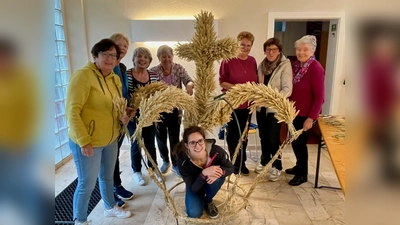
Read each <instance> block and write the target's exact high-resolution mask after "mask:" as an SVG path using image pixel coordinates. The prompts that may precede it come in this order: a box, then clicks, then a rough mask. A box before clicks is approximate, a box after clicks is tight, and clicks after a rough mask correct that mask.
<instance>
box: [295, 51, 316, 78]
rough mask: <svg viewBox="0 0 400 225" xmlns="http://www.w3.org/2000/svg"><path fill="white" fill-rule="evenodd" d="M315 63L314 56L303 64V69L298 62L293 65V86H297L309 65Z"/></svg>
mask: <svg viewBox="0 0 400 225" xmlns="http://www.w3.org/2000/svg"><path fill="white" fill-rule="evenodd" d="M314 61H315V56H314V55H313V56H311V57H310V58H309V59H307V61H306V62H305V63H304V65H303V67H301V63H300V61H299V60H297V61H296V62H294V63H293V74H296V75H294V76H293V84H297V83H299V82H300V80H301V78H303V76H304V75H305V74H306V73H307V71H308V68H309V67H310V65H311V64H312V63H313V62H314Z"/></svg>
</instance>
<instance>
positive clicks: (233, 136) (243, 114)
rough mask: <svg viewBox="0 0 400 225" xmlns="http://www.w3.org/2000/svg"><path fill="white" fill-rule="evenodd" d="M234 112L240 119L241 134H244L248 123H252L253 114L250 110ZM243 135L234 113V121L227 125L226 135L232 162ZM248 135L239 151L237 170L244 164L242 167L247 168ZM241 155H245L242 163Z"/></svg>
mask: <svg viewBox="0 0 400 225" xmlns="http://www.w3.org/2000/svg"><path fill="white" fill-rule="evenodd" d="M234 112H235V113H236V116H237V117H238V122H239V125H240V132H243V130H244V128H245V126H246V123H247V121H249V122H250V120H251V114H249V113H250V110H249V109H235V110H234ZM240 137H241V134H240V135H239V128H238V126H237V122H236V118H235V116H234V115H233V113H232V120H231V121H229V122H228V124H227V135H226V142H227V144H228V149H229V153H230V156H231V160H232V158H233V155H234V153H235V148H236V146H237V145H238V143H239V140H240ZM247 143H248V139H247V135H246V139H245V140H244V141H243V148H242V149H241V150H239V153H238V156H237V158H236V161H235V164H234V166H235V168H236V169H239V166H240V165H241V164H242V166H245V162H246V160H247V155H246V148H247ZM241 153H243V158H242V161H240V158H241Z"/></svg>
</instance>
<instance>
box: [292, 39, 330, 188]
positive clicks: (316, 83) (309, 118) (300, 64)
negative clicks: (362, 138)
mask: <svg viewBox="0 0 400 225" xmlns="http://www.w3.org/2000/svg"><path fill="white" fill-rule="evenodd" d="M294 45H295V48H296V56H297V61H295V62H294V63H293V66H292V70H293V91H292V95H291V96H290V97H289V100H291V101H294V102H295V107H296V109H297V110H299V114H298V115H297V116H296V118H295V119H294V121H293V125H294V127H295V128H296V130H299V129H303V130H304V132H303V133H302V134H301V135H300V136H299V137H298V138H297V139H296V140H295V141H293V142H292V148H293V151H294V154H295V155H296V159H297V161H296V166H294V167H293V168H290V169H286V171H285V172H286V173H287V174H293V175H295V176H294V178H293V179H292V180H291V181H289V184H290V185H292V186H297V185H300V184H302V183H304V182H307V175H308V149H307V141H308V132H307V131H308V130H309V129H311V127H312V126H313V124H314V121H316V120H317V119H318V116H319V114H320V112H321V109H322V104H323V103H324V93H325V92H324V89H325V88H324V78H325V70H324V69H323V68H322V66H321V64H320V63H319V62H318V61H317V60H316V59H315V56H314V52H315V49H316V48H317V39H316V38H315V36H313V35H306V36H303V37H302V38H300V39H299V40H297V41H296V42H295V44H294Z"/></svg>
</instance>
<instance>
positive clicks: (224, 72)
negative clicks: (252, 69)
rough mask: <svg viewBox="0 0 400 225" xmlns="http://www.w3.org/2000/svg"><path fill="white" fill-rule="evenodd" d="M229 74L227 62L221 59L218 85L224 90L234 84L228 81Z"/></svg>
mask: <svg viewBox="0 0 400 225" xmlns="http://www.w3.org/2000/svg"><path fill="white" fill-rule="evenodd" d="M229 74H230V72H229V66H228V62H227V61H222V63H221V67H220V68H219V85H220V86H221V87H222V88H223V89H225V90H229V89H231V88H232V87H233V86H234V85H233V84H231V83H230V82H229Z"/></svg>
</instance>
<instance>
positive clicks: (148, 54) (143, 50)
mask: <svg viewBox="0 0 400 225" xmlns="http://www.w3.org/2000/svg"><path fill="white" fill-rule="evenodd" d="M139 54H143V55H145V56H146V57H147V58H149V65H150V64H151V61H153V57H151V52H150V50H149V49H148V48H145V47H138V48H135V50H133V57H132V61H133V66H134V67H136V65H135V58H136V57H137V56H138V55H139Z"/></svg>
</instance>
